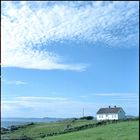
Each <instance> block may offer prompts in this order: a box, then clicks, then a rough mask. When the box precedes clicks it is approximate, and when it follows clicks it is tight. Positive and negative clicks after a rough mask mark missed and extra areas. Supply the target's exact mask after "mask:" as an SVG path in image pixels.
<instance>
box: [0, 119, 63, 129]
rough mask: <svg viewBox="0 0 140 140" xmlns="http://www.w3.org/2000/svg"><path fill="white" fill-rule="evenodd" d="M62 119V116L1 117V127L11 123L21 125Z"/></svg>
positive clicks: (6, 126)
mask: <svg viewBox="0 0 140 140" xmlns="http://www.w3.org/2000/svg"><path fill="white" fill-rule="evenodd" d="M59 120H63V118H49V117H44V118H1V127H4V128H8V127H9V126H11V125H23V124H28V123H31V122H35V123H41V122H45V123H48V122H56V121H59Z"/></svg>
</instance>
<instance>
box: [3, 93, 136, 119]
mask: <svg viewBox="0 0 140 140" xmlns="http://www.w3.org/2000/svg"><path fill="white" fill-rule="evenodd" d="M89 99H90V98H89ZM115 99H116V101H117V99H118V98H115ZM115 99H114V100H112V101H113V102H108V101H103V100H98V102H97V101H96V102H95V101H79V100H75V99H71V98H65V97H47V96H19V97H10V99H8V98H7V99H6V98H3V99H2V103H1V105H2V107H1V111H2V112H1V113H2V116H3V117H23V116H24V117H45V116H48V117H50V116H51V117H64V118H65V117H81V116H82V113H83V112H82V110H83V108H84V109H85V115H94V116H95V115H96V112H97V111H98V109H99V108H101V107H108V106H109V105H111V106H114V105H117V106H121V107H123V108H124V110H125V111H126V112H127V113H128V114H131V113H134V114H136V111H135V109H136V108H138V101H137V100H135V99H134V100H130V99H131V98H128V99H126V98H125V99H123V98H122V99H123V100H119V102H116V101H115ZM124 101H125V104H124ZM132 101H134V102H132Z"/></svg>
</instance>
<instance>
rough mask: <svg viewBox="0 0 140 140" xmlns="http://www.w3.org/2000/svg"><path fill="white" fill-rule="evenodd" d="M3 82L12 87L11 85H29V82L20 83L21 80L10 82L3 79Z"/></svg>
mask: <svg viewBox="0 0 140 140" xmlns="http://www.w3.org/2000/svg"><path fill="white" fill-rule="evenodd" d="M1 81H2V82H4V84H8V85H11V84H12V85H25V84H27V82H24V81H20V80H15V81H9V80H5V79H2V80H1Z"/></svg>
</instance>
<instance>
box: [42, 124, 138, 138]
mask: <svg viewBox="0 0 140 140" xmlns="http://www.w3.org/2000/svg"><path fill="white" fill-rule="evenodd" d="M138 131H139V128H138V121H130V122H120V123H117V124H108V125H106V126H100V127H96V128H91V129H87V130H82V131H78V132H72V133H67V134H63V135H58V136H53V137H48V138H44V139H40V140H138V139H139V135H138Z"/></svg>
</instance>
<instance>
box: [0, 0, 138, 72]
mask: <svg viewBox="0 0 140 140" xmlns="http://www.w3.org/2000/svg"><path fill="white" fill-rule="evenodd" d="M33 5H34V6H33ZM1 23H2V24H1V25H2V66H5V67H21V68H32V69H64V70H77V71H82V70H85V69H86V67H87V65H86V64H83V63H80V64H66V63H64V62H63V59H62V58H61V57H60V56H59V55H58V54H55V53H53V52H52V53H51V52H48V51H47V44H48V43H49V42H53V41H62V40H65V39H66V40H74V41H82V40H85V41H88V42H93V43H96V42H102V43H103V44H104V45H108V46H112V47H113V46H118V47H121V46H125V47H126V46H127V44H129V45H130V46H137V45H138V2H39V3H38V2H25V3H24V2H22V3H21V2H19V4H15V3H14V2H2V21H1ZM132 42H133V43H132ZM42 43H45V44H46V45H45V46H43V47H41V44H42ZM36 44H40V47H39V48H36V49H35V48H34V47H35V46H36ZM44 48H45V49H44Z"/></svg>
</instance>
